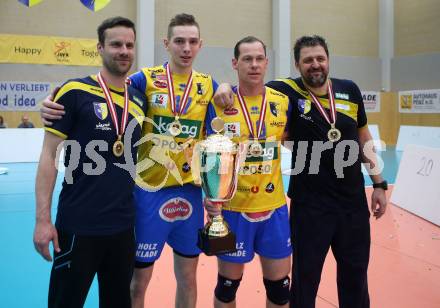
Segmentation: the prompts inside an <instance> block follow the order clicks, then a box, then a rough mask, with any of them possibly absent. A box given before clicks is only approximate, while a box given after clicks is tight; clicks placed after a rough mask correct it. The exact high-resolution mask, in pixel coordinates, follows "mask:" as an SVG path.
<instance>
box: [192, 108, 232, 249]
mask: <svg viewBox="0 0 440 308" xmlns="http://www.w3.org/2000/svg"><path fill="white" fill-rule="evenodd" d="M211 127H212V129H213V130H214V131H215V132H216V134H213V135H211V136H209V137H208V138H207V139H206V140H204V141H202V142H201V143H200V144H199V151H198V156H199V164H200V165H199V166H200V180H201V184H202V188H203V191H204V192H205V196H206V198H207V199H208V200H209V201H210V202H211V203H214V204H215V205H217V206H219V207H221V206H222V205H223V203H225V202H227V201H229V200H231V199H232V197H233V196H234V194H235V192H236V191H237V180H238V168H239V165H240V163H239V151H238V147H237V145H236V144H235V143H234V142H232V141H231V139H229V138H228V137H226V136H224V135H222V134H220V132H221V131H222V130H223V128H224V121H223V120H222V119H220V118H218V117H217V118H215V119H213V120H212V122H211ZM198 246H199V248H200V249H201V250H202V251H203V252H204V253H205V254H206V255H218V254H224V253H229V252H234V251H236V244H235V234H234V233H232V232H231V231H230V230H229V226H228V224H227V223H226V221H224V219H223V216H222V215H218V216H214V217H212V219H211V221H210V222H208V223H207V224H206V225H205V226H204V228H202V229H200V230H199V239H198Z"/></svg>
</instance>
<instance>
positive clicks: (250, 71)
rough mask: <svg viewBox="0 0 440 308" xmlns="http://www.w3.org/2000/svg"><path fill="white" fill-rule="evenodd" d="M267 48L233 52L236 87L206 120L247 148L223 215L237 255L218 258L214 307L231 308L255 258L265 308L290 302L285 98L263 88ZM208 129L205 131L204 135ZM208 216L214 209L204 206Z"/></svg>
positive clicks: (249, 42) (243, 43) (248, 40)
mask: <svg viewBox="0 0 440 308" xmlns="http://www.w3.org/2000/svg"><path fill="white" fill-rule="evenodd" d="M267 63H268V59H267V57H266V46H265V45H264V43H263V42H262V41H261V40H259V39H257V38H255V37H252V36H250V37H245V38H243V39H242V40H240V41H239V42H238V43H237V44H236V45H235V48H234V59H233V60H232V65H233V68H234V69H235V70H237V73H238V79H239V85H238V87H236V88H235V89H233V91H234V103H233V105H232V106H231V107H229V108H228V109H225V110H223V109H221V108H219V107H214V105H210V107H209V115H208V119H211V118H213V117H216V116H219V117H221V118H222V119H223V120H224V121H225V134H226V135H229V136H230V137H232V139H233V141H235V142H244V143H245V144H246V146H247V147H248V151H247V156H246V160H245V162H244V164H243V165H242V166H241V168H240V173H239V177H238V189H237V193H236V195H235V196H234V198H233V199H232V200H231V201H230V202H229V203H226V204H224V206H223V210H222V214H223V216H224V218H225V220H226V221H227V223H228V224H229V226H230V227H231V230H232V231H233V232H234V233H235V234H236V237H237V251H236V252H234V253H229V254H225V255H220V256H218V281H217V286H216V288H215V299H214V306H215V307H235V306H236V301H235V294H236V291H237V289H238V287H239V284H240V281H241V278H242V276H243V271H244V265H245V263H248V262H250V261H251V260H252V259H253V257H254V254H255V253H257V254H258V255H259V256H260V260H261V265H262V271H263V281H264V286H265V288H266V295H267V301H266V306H267V307H287V304H288V301H289V286H290V279H289V277H288V274H289V272H290V255H291V254H292V247H291V243H290V229H289V217H288V211H287V205H286V198H285V195H284V188H283V182H282V175H281V161H280V159H281V148H280V146H281V140H282V137H283V133H284V129H285V126H286V122H287V113H288V105H289V100H288V98H287V96H286V95H284V94H282V93H280V92H278V91H275V90H273V89H270V88H266V87H265V86H264V75H265V72H266V68H267ZM209 132H210V129H209V127H208V133H209ZM206 208H207V210H208V212H209V213H210V214H212V215H216V214H219V209H218V208H217V207H216V206H214V205H213V204H210V203H209V202H207V203H206Z"/></svg>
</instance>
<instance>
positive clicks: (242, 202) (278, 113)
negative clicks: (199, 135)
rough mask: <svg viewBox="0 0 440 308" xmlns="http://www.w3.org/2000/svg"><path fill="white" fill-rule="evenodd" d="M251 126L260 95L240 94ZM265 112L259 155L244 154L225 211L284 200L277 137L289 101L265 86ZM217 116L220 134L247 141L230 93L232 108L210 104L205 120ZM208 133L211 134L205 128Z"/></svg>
mask: <svg viewBox="0 0 440 308" xmlns="http://www.w3.org/2000/svg"><path fill="white" fill-rule="evenodd" d="M244 100H245V102H246V106H247V109H248V111H249V115H250V119H251V121H252V123H253V126H254V129H255V128H256V127H257V122H258V120H259V117H260V112H261V110H260V108H261V101H262V96H261V95H258V96H252V97H244ZM266 103H267V109H266V115H265V119H264V126H263V128H262V134H261V136H260V140H259V142H260V144H261V145H262V147H263V152H262V154H261V155H258V156H253V155H252V154H251V153H249V152H248V153H247V156H246V160H245V161H244V163H243V164H242V166H241V167H240V171H239V176H238V184H237V185H238V186H237V192H236V194H235V196H234V197H233V199H232V200H231V201H230V202H229V203H227V204H225V205H224V206H223V209H225V210H231V211H237V212H249V213H251V212H262V211H267V210H272V209H276V208H278V207H280V206H282V205H284V204H285V203H286V198H285V195H284V188H283V181H282V175H281V138H282V136H283V133H284V130H285V126H286V124H287V115H288V107H289V100H288V98H287V96H286V95H284V94H282V93H280V92H278V91H276V90H273V89H270V88H266ZM216 116H218V117H220V118H222V119H223V120H224V121H225V125H224V133H225V135H227V136H229V137H231V138H232V141H234V142H235V143H239V142H243V143H245V142H248V140H249V137H250V135H251V132H250V130H249V128H248V126H247V124H246V121H245V118H244V115H243V112H242V110H241V107H240V103H239V101H238V97H237V95H236V94H235V95H234V105H233V107H232V108H228V109H226V110H223V109H221V108H219V107H217V106H215V105H214V104H210V107H209V116H208V120H207V122H208V121H209V123H210V120H212V119H213V118H214V117H216ZM207 131H208V133H212V131H211V130H210V128H209V127H208V130H207Z"/></svg>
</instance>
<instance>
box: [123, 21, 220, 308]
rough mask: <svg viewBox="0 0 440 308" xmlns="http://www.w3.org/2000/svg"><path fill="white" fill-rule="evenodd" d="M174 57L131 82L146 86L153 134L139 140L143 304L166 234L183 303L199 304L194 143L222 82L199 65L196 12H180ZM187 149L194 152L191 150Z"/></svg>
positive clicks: (135, 289) (173, 28)
mask: <svg viewBox="0 0 440 308" xmlns="http://www.w3.org/2000/svg"><path fill="white" fill-rule="evenodd" d="M164 44H165V48H166V49H167V51H168V52H169V54H170V59H169V62H168V63H165V64H164V65H161V66H156V67H153V68H146V69H142V70H141V71H139V72H138V73H136V74H134V75H132V76H131V77H130V79H131V80H132V85H134V87H135V88H138V89H140V90H141V91H144V92H145V93H146V94H147V97H148V102H149V106H148V107H149V112H148V114H147V118H148V119H149V120H148V123H146V124H145V126H144V136H145V137H146V139H147V141H146V142H145V143H143V144H142V145H141V146H140V148H139V161H140V164H139V168H138V178H137V179H136V184H137V187H136V189H135V192H134V194H135V199H136V201H137V202H136V203H137V212H136V215H137V216H136V241H137V251H136V269H135V273H134V276H133V283H132V295H133V304H134V307H143V302H144V296H145V291H146V288H147V286H148V284H149V281H150V279H151V275H152V272H153V264H154V262H155V261H156V260H157V259H158V258H159V257H160V254H161V252H162V249H163V247H164V244H165V242H167V243H168V244H169V245H170V246H171V247H172V248H173V251H174V264H175V265H174V269H175V275H176V279H177V294H176V307H195V304H196V298H197V285H196V269H197V262H198V256H199V254H200V249H199V248H198V247H197V230H198V229H199V228H201V227H202V226H203V205H202V191H201V188H200V187H198V186H195V185H194V182H193V177H192V172H191V167H190V161H191V154H190V153H191V150H192V146H193V145H194V143H195V142H196V141H197V140H200V139H202V137H203V135H204V129H205V123H204V121H205V115H206V112H207V106H208V103H209V102H210V100H211V98H212V96H213V93H214V91H215V89H216V87H217V84H216V83H215V81H213V79H212V77H211V76H209V75H206V74H202V73H198V72H196V71H194V70H193V68H192V64H193V61H194V59H195V57H196V56H197V54H198V52H199V50H200V48H201V44H202V41H201V39H200V31H199V25H198V24H197V22H196V21H195V19H194V17H193V16H192V15H187V14H179V15H176V16H175V17H174V18H173V19H172V20H171V22H170V24H169V26H168V35H167V38H166V39H165V40H164ZM185 154H188V155H185Z"/></svg>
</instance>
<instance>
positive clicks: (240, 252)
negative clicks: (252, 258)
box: [226, 242, 247, 257]
mask: <svg viewBox="0 0 440 308" xmlns="http://www.w3.org/2000/svg"><path fill="white" fill-rule="evenodd" d="M235 248H236V249H237V251H236V252H230V253H227V254H226V255H227V256H230V257H246V255H247V251H246V249H245V248H244V242H238V243H236V244H235Z"/></svg>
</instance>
